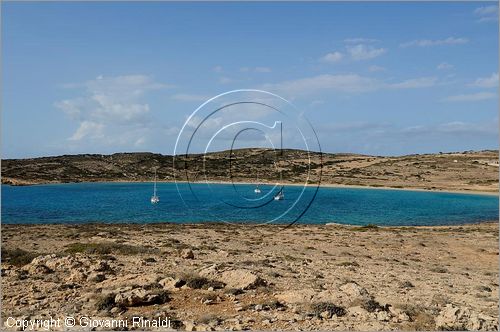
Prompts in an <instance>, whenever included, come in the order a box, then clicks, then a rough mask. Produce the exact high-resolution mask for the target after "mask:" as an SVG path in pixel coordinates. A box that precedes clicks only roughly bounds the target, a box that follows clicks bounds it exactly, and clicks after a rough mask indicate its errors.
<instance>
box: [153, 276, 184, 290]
mask: <svg viewBox="0 0 500 332" xmlns="http://www.w3.org/2000/svg"><path fill="white" fill-rule="evenodd" d="M158 283H159V284H160V285H161V286H162V287H163V288H164V289H167V290H177V289H179V288H181V287H182V286H184V285H185V284H186V281H184V280H181V279H179V278H172V277H166V278H163V279H161V280H160V281H158Z"/></svg>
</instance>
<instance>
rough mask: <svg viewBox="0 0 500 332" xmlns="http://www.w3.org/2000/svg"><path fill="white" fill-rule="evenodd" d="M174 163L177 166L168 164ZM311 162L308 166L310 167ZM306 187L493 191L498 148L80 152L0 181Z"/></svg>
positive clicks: (9, 168)
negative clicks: (403, 152)
mask: <svg viewBox="0 0 500 332" xmlns="http://www.w3.org/2000/svg"><path fill="white" fill-rule="evenodd" d="M174 160H175V168H174V167H173V166H174ZM309 161H310V162H309ZM154 168H156V169H157V172H158V180H159V181H174V179H177V180H180V181H186V180H189V181H205V180H208V181H221V182H226V181H236V182H276V181H278V180H279V178H280V171H281V174H282V177H283V182H286V183H304V181H305V180H306V179H307V178H308V176H309V179H308V182H310V183H317V182H318V181H321V183H322V184H328V185H347V186H353V185H354V186H372V187H393V188H415V189H438V190H470V191H488V192H495V191H498V151H491V150H486V151H466V152H457V153H440V154H420V155H408V156H399V157H380V156H365V155H357V154H330V153H316V152H313V153H308V152H306V151H302V150H291V149H289V150H283V152H282V153H280V152H276V151H273V150H266V149H240V150H233V151H232V153H231V152H230V151H221V152H213V153H208V154H206V155H201V154H198V155H188V156H177V157H175V158H174V157H173V156H170V155H161V154H154V153H115V154H112V155H100V154H80V155H63V156H57V157H42V158H30V159H5V160H2V183H3V184H11V185H28V184H41V183H64V182H96V181H151V180H152V177H153V170H154ZM309 170H310V172H309Z"/></svg>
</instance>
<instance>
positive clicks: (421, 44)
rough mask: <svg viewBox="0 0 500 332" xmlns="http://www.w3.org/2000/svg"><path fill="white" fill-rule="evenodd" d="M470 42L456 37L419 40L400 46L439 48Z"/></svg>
mask: <svg viewBox="0 0 500 332" xmlns="http://www.w3.org/2000/svg"><path fill="white" fill-rule="evenodd" d="M468 42H469V40H468V39H467V38H463V37H460V38H456V37H448V38H446V39H436V40H431V39H417V40H412V41H409V42H405V43H402V44H400V45H399V46H400V47H410V46H418V47H428V46H438V45H459V44H466V43H468Z"/></svg>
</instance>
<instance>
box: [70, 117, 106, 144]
mask: <svg viewBox="0 0 500 332" xmlns="http://www.w3.org/2000/svg"><path fill="white" fill-rule="evenodd" d="M103 129H104V125H103V124H102V123H96V122H92V121H83V122H81V123H80V126H79V127H78V129H77V130H76V131H75V133H74V134H73V135H72V136H71V137H70V138H68V139H69V140H70V141H79V140H81V139H83V138H85V137H90V138H100V137H103V136H104V135H103Z"/></svg>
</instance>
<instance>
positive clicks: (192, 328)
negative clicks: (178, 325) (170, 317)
mask: <svg viewBox="0 0 500 332" xmlns="http://www.w3.org/2000/svg"><path fill="white" fill-rule="evenodd" d="M182 324H183V325H184V330H186V331H195V328H196V325H195V324H194V322H193V321H183V322H182Z"/></svg>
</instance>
